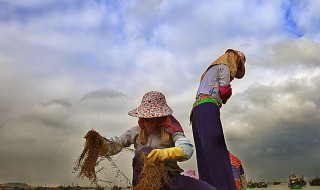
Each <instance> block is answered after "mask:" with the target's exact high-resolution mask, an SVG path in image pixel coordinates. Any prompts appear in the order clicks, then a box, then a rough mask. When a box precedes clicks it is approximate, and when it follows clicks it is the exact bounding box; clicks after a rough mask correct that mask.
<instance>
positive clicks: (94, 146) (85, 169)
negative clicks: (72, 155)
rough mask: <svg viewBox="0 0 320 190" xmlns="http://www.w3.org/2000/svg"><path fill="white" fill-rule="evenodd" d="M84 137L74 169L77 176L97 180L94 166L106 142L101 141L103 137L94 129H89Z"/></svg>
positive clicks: (96, 164)
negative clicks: (82, 146) (83, 143)
mask: <svg viewBox="0 0 320 190" xmlns="http://www.w3.org/2000/svg"><path fill="white" fill-rule="evenodd" d="M84 138H85V139H86V142H85V145H84V149H83V151H82V153H81V154H80V156H79V158H78V160H77V162H76V166H75V171H78V172H79V174H78V177H80V178H84V177H87V178H88V179H89V180H90V181H91V182H96V181H97V175H96V171H95V168H96V167H97V166H98V164H99V161H98V158H99V153H100V152H101V151H102V150H103V149H108V147H106V146H108V144H106V143H103V140H102V139H103V137H102V136H101V135H100V134H99V133H98V132H96V131H94V130H90V131H89V132H88V133H87V134H86V135H85V136H84Z"/></svg>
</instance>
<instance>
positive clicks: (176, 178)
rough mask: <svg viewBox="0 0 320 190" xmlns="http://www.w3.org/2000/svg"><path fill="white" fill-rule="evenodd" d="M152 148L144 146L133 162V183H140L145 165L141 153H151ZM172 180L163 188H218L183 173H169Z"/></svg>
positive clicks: (209, 189) (175, 189) (211, 189)
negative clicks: (140, 176)
mask: <svg viewBox="0 0 320 190" xmlns="http://www.w3.org/2000/svg"><path fill="white" fill-rule="evenodd" d="M151 150H152V148H150V147H144V148H142V149H141V150H140V151H138V152H137V153H136V154H135V156H134V158H133V162H132V167H133V179H132V185H133V186H136V185H137V184H138V183H139V175H140V173H141V169H142V166H143V160H142V159H141V154H142V153H143V152H145V153H150V152H151ZM169 177H170V181H171V182H172V183H166V184H164V185H163V188H161V190H198V189H199V190H217V189H216V188H214V187H212V186H211V185H209V184H208V183H205V182H203V181H200V180H198V179H194V178H191V177H188V176H184V175H181V174H174V175H169Z"/></svg>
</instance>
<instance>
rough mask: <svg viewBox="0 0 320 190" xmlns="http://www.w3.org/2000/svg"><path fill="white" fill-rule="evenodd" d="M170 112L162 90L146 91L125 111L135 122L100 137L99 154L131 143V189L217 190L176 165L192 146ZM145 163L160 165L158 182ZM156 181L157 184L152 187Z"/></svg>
mask: <svg viewBox="0 0 320 190" xmlns="http://www.w3.org/2000/svg"><path fill="white" fill-rule="evenodd" d="M172 113H173V111H172V109H171V108H170V107H169V106H168V105H167V103H166V99H165V96H164V95H163V94H162V93H160V92H157V91H151V92H148V93H146V94H145V95H144V96H143V98H142V101H141V105H140V106H139V107H137V108H135V109H133V110H132V111H130V112H129V113H128V114H129V115H130V116H133V117H137V118H139V119H138V125H136V126H135V127H132V128H130V129H129V130H127V131H126V132H125V133H123V134H122V135H121V136H120V137H112V138H110V139H106V138H103V137H102V144H103V148H102V150H101V151H100V156H106V157H108V156H112V155H115V154H117V153H119V152H120V151H121V149H122V148H124V147H129V146H130V145H132V144H133V145H134V148H135V156H134V158H133V163H132V167H133V179H132V185H133V187H134V189H168V190H178V189H181V190H182V189H183V190H188V189H190V190H192V189H201V190H216V188H214V187H213V186H211V185H209V184H208V183H206V182H203V181H200V180H197V179H194V178H191V177H188V176H184V175H181V174H180V173H181V172H182V171H183V170H182V169H181V168H180V167H179V166H178V164H177V161H185V160H188V159H189V158H190V157H191V156H192V154H193V151H194V148H193V145H192V144H191V142H190V141H189V139H188V138H187V137H186V136H185V134H184V132H183V129H182V127H181V125H180V123H179V122H178V121H177V120H176V119H175V118H174V117H173V116H172ZM147 163H148V164H149V165H151V167H154V168H158V169H159V167H157V166H160V168H161V166H162V169H163V171H164V173H163V176H161V178H160V182H159V179H157V177H156V176H155V175H153V176H149V178H148V175H149V173H150V171H151V170H149V171H147V170H144V169H145V168H144V166H145V165H146V164H147ZM148 172H149V173H148ZM156 174H157V175H159V174H160V175H162V173H161V171H156ZM146 178H148V179H147V180H146ZM148 180H149V181H148ZM157 180H158V182H157ZM142 183H144V184H142ZM155 184H159V185H158V187H155V186H156V185H155Z"/></svg>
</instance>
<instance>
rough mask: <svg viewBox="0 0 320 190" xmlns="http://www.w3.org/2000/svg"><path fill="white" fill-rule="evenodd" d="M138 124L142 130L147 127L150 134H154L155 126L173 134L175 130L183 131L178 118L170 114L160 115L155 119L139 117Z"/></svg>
mask: <svg viewBox="0 0 320 190" xmlns="http://www.w3.org/2000/svg"><path fill="white" fill-rule="evenodd" d="M138 124H139V126H140V127H141V129H142V130H144V129H147V132H148V134H149V135H150V134H152V132H153V130H154V129H155V128H161V129H164V130H165V131H167V132H168V133H170V134H173V133H175V132H183V129H182V127H181V125H180V123H179V121H178V120H177V119H176V118H174V117H173V116H172V115H169V116H166V117H160V118H157V119H153V120H150V119H145V118H139V121H138Z"/></svg>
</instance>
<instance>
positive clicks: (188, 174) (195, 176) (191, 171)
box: [184, 169, 199, 179]
mask: <svg viewBox="0 0 320 190" xmlns="http://www.w3.org/2000/svg"><path fill="white" fill-rule="evenodd" d="M184 175H185V176H188V177H192V178H195V179H199V177H198V176H197V174H196V171H195V170H192V169H188V170H187V171H185V172H184Z"/></svg>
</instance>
